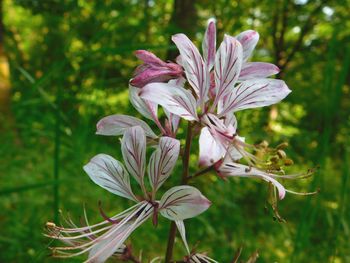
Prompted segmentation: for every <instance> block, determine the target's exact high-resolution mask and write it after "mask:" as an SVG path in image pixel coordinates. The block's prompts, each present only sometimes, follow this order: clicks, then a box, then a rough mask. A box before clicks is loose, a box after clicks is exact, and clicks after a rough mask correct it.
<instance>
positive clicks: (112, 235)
mask: <svg viewBox="0 0 350 263" xmlns="http://www.w3.org/2000/svg"><path fill="white" fill-rule="evenodd" d="M140 205H141V206H140V208H141V209H136V210H135V212H136V213H133V216H132V217H128V218H125V219H124V220H122V221H121V222H120V223H118V224H117V225H115V226H113V227H112V228H111V229H110V230H109V231H108V232H106V233H105V234H103V235H102V236H101V237H98V239H100V240H99V241H98V242H97V243H96V244H95V245H94V246H93V247H92V249H91V252H90V254H89V259H88V260H87V261H85V263H103V262H105V261H106V260H107V259H108V258H109V257H110V256H112V255H113V254H114V252H115V251H116V250H117V249H118V248H119V247H120V246H122V245H123V243H124V242H125V240H126V239H127V238H128V237H129V236H130V234H131V233H132V232H133V231H134V230H135V229H136V228H137V227H139V226H140V225H141V224H142V223H143V222H145V221H146V220H147V219H148V218H149V217H150V216H151V215H152V212H153V207H152V205H150V204H143V203H140ZM104 240H106V241H108V242H104ZM101 241H103V242H104V243H102V245H101V244H100V242H101Z"/></svg>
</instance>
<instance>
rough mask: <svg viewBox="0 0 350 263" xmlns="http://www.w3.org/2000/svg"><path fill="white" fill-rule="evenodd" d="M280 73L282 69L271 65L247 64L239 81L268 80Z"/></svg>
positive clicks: (262, 63)
mask: <svg viewBox="0 0 350 263" xmlns="http://www.w3.org/2000/svg"><path fill="white" fill-rule="evenodd" d="M278 72H280V69H279V68H278V67H277V66H276V65H274V64H271V63H265V62H247V63H244V64H243V66H242V70H241V74H240V75H239V79H238V80H239V81H244V80H247V79H256V78H267V77H270V76H272V75H275V74H277V73H278Z"/></svg>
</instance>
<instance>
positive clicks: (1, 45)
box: [0, 0, 350, 262]
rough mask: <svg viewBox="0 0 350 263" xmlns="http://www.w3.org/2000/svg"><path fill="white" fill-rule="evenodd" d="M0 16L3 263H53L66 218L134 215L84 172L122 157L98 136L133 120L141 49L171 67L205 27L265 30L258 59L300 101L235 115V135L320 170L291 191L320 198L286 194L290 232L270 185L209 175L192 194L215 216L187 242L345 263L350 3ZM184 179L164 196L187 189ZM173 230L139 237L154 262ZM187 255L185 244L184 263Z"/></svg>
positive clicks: (139, 2) (92, 7)
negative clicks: (98, 157) (275, 209)
mask: <svg viewBox="0 0 350 263" xmlns="http://www.w3.org/2000/svg"><path fill="white" fill-rule="evenodd" d="M0 6H1V9H0V156H1V157H0V262H56V261H58V260H57V259H53V258H51V257H49V256H48V255H49V250H48V249H47V247H48V246H50V245H52V244H50V240H48V239H47V238H45V237H43V235H42V233H43V232H44V225H45V222H46V221H51V220H55V218H57V216H58V215H57V212H56V211H57V210H58V209H60V210H61V211H62V212H63V213H64V214H67V213H69V214H70V215H71V217H72V218H73V219H74V220H76V221H77V222H79V217H80V216H81V215H82V213H83V205H84V204H85V206H86V209H87V213H88V217H89V219H90V222H91V223H94V222H99V221H100V220H101V215H100V214H99V212H98V205H97V204H98V201H99V200H101V201H102V204H103V207H104V210H105V211H106V213H108V214H109V215H113V214H114V213H116V212H118V211H121V210H122V209H124V208H126V207H128V206H130V203H129V202H128V201H125V200H124V199H122V198H119V197H116V196H113V195H112V194H110V193H108V192H107V191H104V190H103V189H101V188H100V187H98V186H96V185H94V184H93V183H92V182H91V181H90V179H89V178H88V177H87V176H86V174H85V173H84V171H83V170H82V166H83V165H84V164H85V163H86V162H87V161H88V160H89V159H90V158H91V157H93V156H94V155H95V154H98V153H101V152H103V153H108V154H111V155H113V156H115V157H116V158H119V159H120V158H121V155H120V150H119V146H120V145H119V140H118V139H117V138H112V137H103V136H97V135H95V134H94V132H95V124H96V122H97V121H98V120H99V119H100V118H102V117H103V116H106V115H108V114H114V113H124V114H130V115H137V113H136V112H135V110H134V109H133V108H132V107H131V105H130V103H129V101H128V90H127V87H128V80H129V79H130V78H131V77H132V73H133V70H134V69H135V67H136V66H137V65H138V64H140V61H138V60H137V59H136V58H135V56H134V55H133V51H134V50H136V49H148V50H151V51H153V52H154V53H156V54H157V55H158V56H159V57H161V58H162V59H164V60H166V59H171V58H173V57H174V56H175V55H176V49H175V47H174V45H173V44H172V43H171V42H170V36H171V35H172V34H174V33H178V32H184V33H186V34H188V35H189V36H190V37H191V38H192V39H195V40H196V43H197V44H198V45H199V44H200V41H201V40H202V37H203V33H204V30H205V26H206V21H207V19H208V18H210V17H216V19H217V27H218V37H219V41H221V39H222V37H223V34H224V33H229V34H231V35H236V34H237V33H239V32H241V31H244V30H247V29H254V30H257V31H258V32H259V33H260V41H259V43H258V46H257V49H256V51H255V53H254V58H253V60H255V61H268V62H273V63H275V64H277V65H278V66H279V67H280V68H281V69H282V72H281V74H280V75H279V76H277V77H279V78H283V79H284V80H285V81H286V82H287V84H288V85H289V87H290V88H291V89H292V91H293V92H292V93H291V94H290V95H289V96H288V98H287V99H286V100H284V101H283V102H282V103H280V104H279V105H277V106H274V107H269V108H263V109H257V110H246V111H243V112H242V113H240V114H239V115H238V119H239V131H240V134H241V135H242V136H245V137H246V139H247V141H248V142H250V143H258V142H261V141H262V140H268V141H269V142H270V144H271V145H273V146H276V145H277V144H279V143H281V142H284V141H287V142H289V143H290V145H291V146H290V147H289V148H288V149H287V153H288V155H289V156H291V157H292V158H293V160H294V162H295V163H296V165H294V166H293V167H292V168H291V169H290V170H289V171H288V172H291V173H294V172H298V171H303V172H305V171H306V170H307V169H308V168H311V167H315V166H320V169H319V170H318V171H317V172H316V173H315V174H314V176H313V177H312V178H311V179H307V180H301V181H294V182H284V183H285V184H286V186H287V187H288V188H289V189H292V190H295V191H313V190H315V189H317V188H320V189H321V192H320V193H319V194H318V195H316V196H295V195H291V194H287V196H286V198H285V199H284V200H283V201H282V202H280V203H279V212H280V214H281V215H282V216H283V217H284V218H285V219H286V223H279V222H278V221H275V220H274V218H273V214H272V212H271V208H270V207H269V205H268V204H267V192H268V187H267V185H266V184H264V183H261V182H257V181H254V180H245V179H237V180H236V179H231V180H228V181H227V182H225V181H222V180H220V179H218V178H217V177H216V176H215V175H214V174H212V175H209V176H203V177H201V178H199V179H197V180H196V181H195V182H193V183H194V184H195V185H197V187H198V188H199V189H200V190H201V191H202V192H203V193H204V194H205V195H206V196H207V197H208V198H209V199H210V200H212V201H213V205H212V207H211V208H210V209H209V210H208V211H207V212H205V213H204V214H202V215H201V216H199V217H197V218H195V219H191V220H187V222H186V225H187V226H188V227H187V232H188V239H189V241H190V243H191V244H192V245H194V244H196V243H198V247H199V250H200V251H207V252H208V253H209V255H210V256H212V257H213V258H215V259H217V260H218V261H219V262H230V260H232V258H233V255H234V253H235V252H236V251H237V249H238V248H239V247H240V246H243V252H242V259H247V258H248V257H249V255H251V254H252V253H253V252H254V251H256V250H258V251H259V254H260V257H259V260H258V262H350V242H349V240H350V229H349V227H350V226H349V223H350V220H349V219H350V209H347V208H348V207H349V205H348V203H347V201H348V200H349V187H350V186H349V172H350V171H349V170H350V168H349V160H350V148H349V132H350V114H349V113H350V110H349V106H350V90H349V88H350V87H349V82H350V73H349V62H350V46H349V43H350V21H349V19H348V18H349V17H348V16H349V6H350V1H348V0H344V1H341V0H329V1H327V0H313V1H307V0H294V1H283V0H278V1H272V0H261V1H250V0H244V1H232V0H230V1H228V0H216V1H209V0H196V1H190V0H174V1H167V0H157V1H155V0H118V1H116V0H115V1H112V0H110V1H108V0H105V1H89V0H76V1H73V0H48V1H39V0H13V1H10V0H0ZM137 116H139V115H137ZM155 130H156V129H155ZM183 133H184V132H183V129H180V134H179V137H180V138H183V137H184V134H183ZM197 147H198V145H197V144H196V143H195V145H194V147H193V151H192V156H191V160H192V168H191V169H192V171H195V169H196V161H197V160H196V153H197V152H198V148H197ZM180 169H181V167H180V165H178V168H177V171H176V172H175V173H174V174H173V175H172V177H171V179H170V180H168V182H167V183H166V184H165V185H164V187H162V191H164V189H167V188H168V187H170V186H172V185H175V184H178V183H179V181H180ZM168 228H169V222H168V221H166V220H164V219H161V220H160V222H159V226H158V227H157V228H156V229H155V228H154V227H153V226H152V224H151V223H150V222H148V223H146V224H144V225H143V226H142V227H140V228H139V229H138V230H137V231H136V232H135V233H134V234H133V235H132V237H131V239H130V240H131V241H130V242H132V244H133V247H134V250H135V252H136V253H139V252H140V251H141V250H142V254H143V257H144V261H145V262H148V260H149V259H152V258H154V257H156V256H163V255H164V251H165V247H166V240H167V233H168ZM184 253H185V251H184V249H183V246H182V244H181V241H180V240H179V239H177V243H176V247H175V255H176V259H180V258H181V257H182V256H183V255H184ZM82 259H83V258H78V259H69V260H66V262H81V261H82Z"/></svg>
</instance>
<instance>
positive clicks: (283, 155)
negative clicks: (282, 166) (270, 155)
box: [277, 150, 287, 159]
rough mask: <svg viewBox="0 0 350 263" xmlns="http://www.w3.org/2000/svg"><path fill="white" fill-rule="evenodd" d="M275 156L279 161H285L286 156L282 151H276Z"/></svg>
mask: <svg viewBox="0 0 350 263" xmlns="http://www.w3.org/2000/svg"><path fill="white" fill-rule="evenodd" d="M277 155H278V157H279V158H280V159H285V158H286V157H287V154H286V153H285V151H283V150H278V151H277Z"/></svg>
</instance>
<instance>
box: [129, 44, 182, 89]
mask: <svg viewBox="0 0 350 263" xmlns="http://www.w3.org/2000/svg"><path fill="white" fill-rule="evenodd" d="M135 55H136V57H138V58H139V59H141V60H142V61H143V62H144V63H143V64H142V65H140V66H139V67H137V69H136V70H135V73H134V75H135V77H134V78H133V79H131V81H130V84H131V85H132V86H134V87H138V88H142V87H144V86H145V85H147V84H148V83H152V82H167V81H168V80H171V79H177V78H180V77H181V76H182V74H183V70H182V67H181V66H180V65H178V64H176V63H172V62H164V61H163V60H161V59H160V58H158V57H157V56H156V55H154V54H153V53H151V52H149V51H146V50H137V51H136V52H135Z"/></svg>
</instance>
